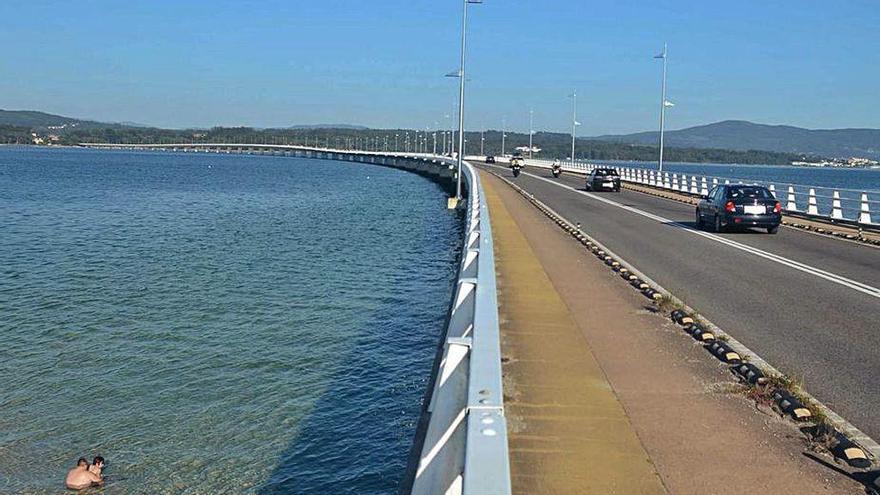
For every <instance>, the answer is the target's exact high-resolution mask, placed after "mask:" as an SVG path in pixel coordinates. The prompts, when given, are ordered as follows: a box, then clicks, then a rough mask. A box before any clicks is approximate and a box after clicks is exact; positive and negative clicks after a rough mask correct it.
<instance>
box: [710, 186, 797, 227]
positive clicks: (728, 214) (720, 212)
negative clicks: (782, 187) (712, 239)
mask: <svg viewBox="0 0 880 495" xmlns="http://www.w3.org/2000/svg"><path fill="white" fill-rule="evenodd" d="M696 216H697V228H698V229H702V228H704V227H707V226H710V227H712V229H713V230H714V231H715V232H722V231H724V230H725V229H728V228H731V227H741V228H748V227H758V228H762V229H767V232H768V233H770V234H775V233H776V232H777V231H778V230H779V224H780V222H782V204H781V203H780V202H779V201H777V200H776V198H775V197H774V196H773V193H772V192H770V190H769V189H767V188H766V187H764V186H756V185H742V184H739V185H728V184H725V185H723V186H716V187H713V188H712V190H711V191H709V194H707V195H706V196H703V199H701V200H700V203H699V204H698V205H697V214H696Z"/></svg>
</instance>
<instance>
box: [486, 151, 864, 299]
mask: <svg viewBox="0 0 880 495" xmlns="http://www.w3.org/2000/svg"><path fill="white" fill-rule="evenodd" d="M496 167H497V166H496ZM497 168H502V169H504V168H505V167H497ZM521 173H522V174H523V175H527V176H529V177H532V178H535V179H538V180H542V181H544V182H547V183H549V184H553V185H554V186H557V187H561V188H563V189H568V190H571V191H573V192H575V193H578V194H581V195H584V196H586V197H588V198H591V199H595V200H596V201H601V202H603V203H605V204H608V205H611V206H616V207H617V208H620V209H622V210H626V211H629V212H631V213H635V214H636V215H641V216H643V217H646V218H650V219H651V220H655V221H657V222H660V223H663V224H666V225H671V226H673V227H676V228H679V229H682V230H684V231H686V232H690V233H692V234H696V235H699V236H702V237H705V238H706V239H709V240H712V241H715V242H717V243H719V244H724V245H726V246H729V247H732V248H734V249H738V250H740V251H744V252H746V253H749V254H753V255H755V256H759V257H761V258H764V259H767V260H770V261H774V262H776V263H779V264H781V265H785V266H787V267H789V268H794V269H795V270H798V271H801V272H804V273H808V274H810V275H813V276H816V277H819V278H822V279H825V280H828V281H829V282H833V283H835V284H839V285H842V286H844V287H848V288H850V289H853V290H856V291H858V292H861V293H863V294H867V295H869V296H872V297H876V298H878V299H880V288H877V287H873V286H871V285H868V284H864V283H862V282H858V281H856V280H852V279H849V278H846V277H843V276H841V275H837V274H835V273H831V272H827V271H825V270H822V269H820V268H816V267H814V266H810V265H807V264H804V263H801V262H799V261H795V260H792V259H789V258H786V257H784V256H779V255H778V254H773V253H770V252H767V251H764V250H762V249H758V248H755V247H752V246H748V245H746V244H742V243H739V242H736V241H732V240H730V239H726V238H724V237H721V236H719V235H716V234H712V233H709V232H704V231H702V230H697V229H695V228H693V227H691V226H689V225H684V224H682V223H679V222H676V221H674V220H670V219H668V218H664V217H661V216H660V215H655V214H653V213H650V212H647V211H645V210H640V209H638V208H635V207H632V206H628V205H624V204H621V203H618V202H617V201H613V200H610V199H608V198H603V197H601V196H598V195H596V194H593V193H589V192H586V191H581V190H580V189H575V188H574V187H571V186H569V185H566V184H562V183H560V182H558V181H555V180H551V179H548V178H546V177H539V176H537V175H534V174H530V173H527V172H521Z"/></svg>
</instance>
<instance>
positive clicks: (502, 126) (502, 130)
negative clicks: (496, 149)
mask: <svg viewBox="0 0 880 495" xmlns="http://www.w3.org/2000/svg"><path fill="white" fill-rule="evenodd" d="M505 127H507V123H506V122H504V118H503V117H502V118H501V156H504V140H505V139H506V138H507V131H505V130H504V128H505Z"/></svg>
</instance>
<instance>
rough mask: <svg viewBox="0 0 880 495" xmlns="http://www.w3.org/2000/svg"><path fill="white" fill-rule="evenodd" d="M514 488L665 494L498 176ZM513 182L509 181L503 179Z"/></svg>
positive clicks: (496, 225)
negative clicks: (519, 223) (508, 204)
mask: <svg viewBox="0 0 880 495" xmlns="http://www.w3.org/2000/svg"><path fill="white" fill-rule="evenodd" d="M484 187H485V191H486V199H487V201H488V203H489V211H490V214H491V218H492V231H493V238H494V243H495V260H496V271H497V277H498V286H499V291H498V292H499V293H498V298H499V313H500V317H501V321H502V334H503V343H502V352H503V354H504V356H505V357H506V358H509V361H508V362H507V363H506V364H505V366H504V374H505V383H504V387H505V395H506V396H507V397H506V399H505V406H506V411H507V416H508V425H509V430H510V432H509V442H510V452H511V476H512V483H513V489H514V493H529V494H562V493H565V494H574V493H585V494H592V493H595V494H611V493H621V494H635V493H644V494H650V493H658V494H659V493H666V492H665V490H664V488H663V485H662V483H661V481H660V478H659V476H658V475H657V473H656V471H655V470H654V466H653V465H652V464H651V462H650V460H649V459H648V455H647V454H646V453H645V450H644V449H643V448H642V445H641V443H640V442H639V439H638V438H637V437H636V434H635V432H634V430H633V428H632V426H631V425H630V422H629V419H628V418H627V416H626V413H625V412H624V410H623V407H621V405H620V403H619V402H618V400H617V397H616V396H615V395H614V392H613V391H612V390H611V386H610V385H609V384H608V382H607V380H606V379H605V375H604V374H603V372H602V369H601V368H600V367H599V364H598V363H597V362H596V359H595V358H594V357H593V354H592V352H591V350H590V347H589V345H587V343H586V341H585V340H584V337H583V335H582V334H581V332H580V330H579V329H578V327H577V325H576V324H575V322H574V320H573V318H572V316H571V314H570V313H569V310H568V307H567V306H566V305H565V304H564V303H563V301H562V299H561V298H560V296H559V294H558V293H557V292H556V289H555V288H554V287H553V284H552V283H551V282H550V279H549V278H548V277H547V274H546V273H545V272H544V269H543V268H542V266H541V263H540V262H539V261H538V259H537V257H536V256H535V255H534V253H533V252H532V249H531V248H530V247H529V243H528V242H527V241H526V239H525V237H523V234H522V233H521V232H520V229H519V228H518V227H517V225H516V223H515V222H514V220H513V218H512V217H511V215H510V213H509V212H508V211H507V209H506V208H505V206H504V203H503V202H502V201H501V200H500V198H499V197H498V194H497V192H496V191H495V184H494V183H493V182H492V181H486V180H484ZM501 187H504V186H501Z"/></svg>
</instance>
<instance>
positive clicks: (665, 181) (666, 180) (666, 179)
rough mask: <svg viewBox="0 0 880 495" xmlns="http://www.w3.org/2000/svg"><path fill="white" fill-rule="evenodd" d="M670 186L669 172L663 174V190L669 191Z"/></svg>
mask: <svg viewBox="0 0 880 495" xmlns="http://www.w3.org/2000/svg"><path fill="white" fill-rule="evenodd" d="M670 187H671V186H670V184H669V172H663V188H664V189H669V188H670Z"/></svg>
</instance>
